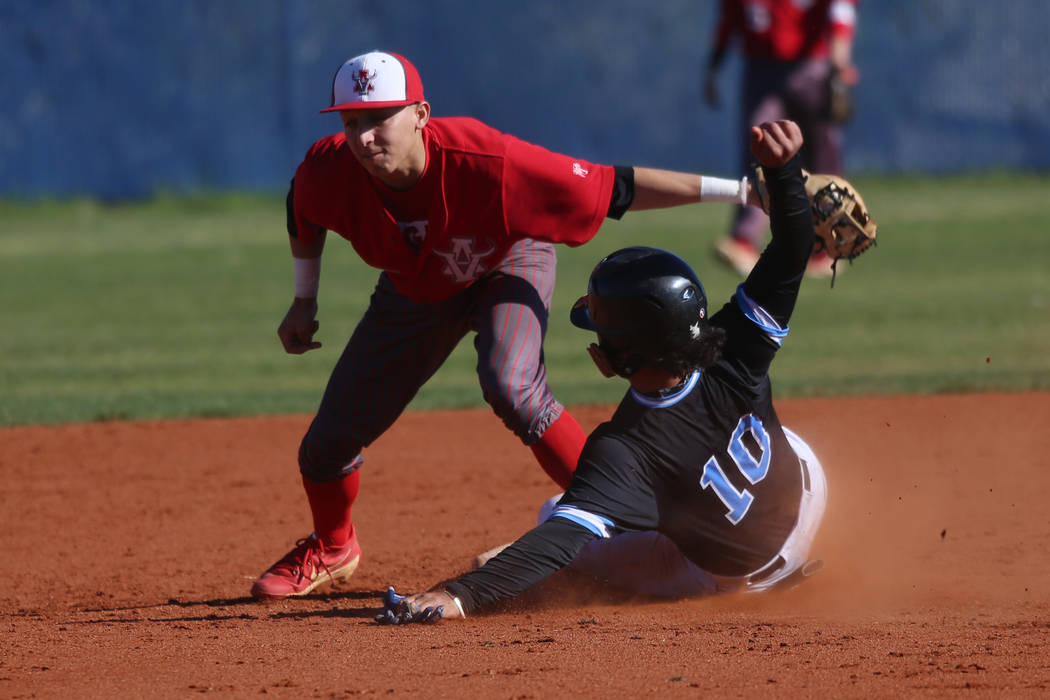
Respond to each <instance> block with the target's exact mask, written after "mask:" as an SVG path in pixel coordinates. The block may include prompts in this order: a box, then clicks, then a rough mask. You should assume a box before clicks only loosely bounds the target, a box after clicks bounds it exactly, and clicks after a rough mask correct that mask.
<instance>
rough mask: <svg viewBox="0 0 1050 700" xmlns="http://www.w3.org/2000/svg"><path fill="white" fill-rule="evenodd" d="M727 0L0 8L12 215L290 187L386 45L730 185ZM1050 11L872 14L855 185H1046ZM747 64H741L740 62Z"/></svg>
mask: <svg viewBox="0 0 1050 700" xmlns="http://www.w3.org/2000/svg"><path fill="white" fill-rule="evenodd" d="M716 5H717V0H691V1H687V0H654V2H649V3H643V2H639V1H638V0H530V1H529V2H509V1H506V0H477V1H476V2H474V1H471V0H394V1H392V2H375V1H373V2H359V1H356V0H323V1H317V2H312V1H309V0H302V1H300V2H296V1H293V0H149V1H147V0H126V1H120V0H35V1H30V0H0V66H2V67H3V68H2V71H3V73H2V76H3V77H2V79H0V80H2V86H3V89H2V90H0V95H3V100H2V102H0V197H39V196H69V195H88V196H97V197H101V198H105V199H111V200H119V199H124V198H134V197H142V196H147V195H149V194H151V193H154V192H158V191H165V192H193V191H201V190H205V191H207V190H214V189H238V190H255V191H274V192H277V191H281V190H282V189H283V188H284V187H285V186H286V183H287V181H288V179H289V178H290V177H291V175H292V173H293V171H294V168H295V166H296V164H297V163H298V161H299V159H300V158H301V157H302V155H303V153H304V152H305V150H306V148H307V147H308V146H309V144H310V143H311V142H312V141H313V140H314V139H316V138H317V137H319V136H321V135H324V134H326V133H329V132H332V131H336V130H337V129H338V124H339V122H338V117H337V116H335V115H320V114H318V113H317V110H318V109H319V108H321V107H323V106H326V104H327V100H328V97H329V90H330V80H331V76H332V74H333V73H334V71H335V69H336V68H337V67H338V65H339V64H340V63H341V62H342V61H343V60H344V59H345V58H348V57H349V56H351V55H354V54H357V53H362V52H364V51H368V50H371V49H374V48H381V49H387V50H392V51H398V52H401V53H404V54H406V55H407V56H408V57H409V58H410V59H412V60H413V61H414V62H415V63H416V65H417V66H418V67H419V69H420V72H421V73H422V76H423V82H424V85H425V87H426V92H427V97H428V99H429V100H430V101H431V103H432V104H433V107H434V114H435V115H438V116H448V115H470V116H474V117H477V118H479V119H481V120H483V121H485V122H488V123H489V124H491V125H493V126H495V127H496V128H498V129H501V130H504V131H508V132H511V133H514V134H516V135H518V136H520V137H522V138H525V139H528V140H530V141H533V142H536V143H539V144H541V145H544V146H546V147H548V148H551V149H554V150H558V151H562V152H566V153H571V154H573V155H578V156H580V157H583V158H588V159H590V160H594V161H598V162H606V163H633V164H639V165H651V166H656V167H666V168H674V169H686V170H703V171H706V172H710V173H713V174H726V175H730V174H734V173H735V171H736V170H737V164H736V162H735V156H734V154H735V152H736V150H735V144H736V143H737V139H739V138H740V136H739V134H738V133H737V132H738V129H737V127H736V126H735V124H736V117H737V110H736V107H735V100H736V95H737V86H736V81H737V78H738V74H739V59H737V58H735V57H734V58H733V59H732V60H731V61H730V62H729V63H728V64H727V65H726V66H725V68H724V69H723V72H722V83H721V86H722V92H723V96H724V101H725V103H726V106H724V107H723V109H722V111H720V112H712V111H711V110H709V109H707V108H706V107H705V106H704V105H703V103H702V101H701V99H700V82H701V73H702V66H703V64H704V60H705V57H706V55H707V52H708V49H709V47H710V42H711V35H712V31H713V24H714V21H715V8H716ZM1048 28H1050V1H1048V0H1003V1H1002V2H983V1H981V0H865V1H864V2H862V4H861V9H860V16H859V32H858V37H857V43H856V51H855V56H856V62H857V64H858V66H859V68H860V71H861V85H860V89H859V91H858V94H857V97H858V108H857V117H856V118H855V120H854V122H853V123H852V124H850V125H849V127H848V129H847V151H846V158H847V166H848V170H849V171H850V172H854V173H857V172H869V173H899V172H926V173H938V172H949V171H961V170H985V169H1026V170H1033V169H1035V170H1047V169H1050V46H1048V45H1050V40H1048V37H1047V31H1048ZM734 56H735V54H734Z"/></svg>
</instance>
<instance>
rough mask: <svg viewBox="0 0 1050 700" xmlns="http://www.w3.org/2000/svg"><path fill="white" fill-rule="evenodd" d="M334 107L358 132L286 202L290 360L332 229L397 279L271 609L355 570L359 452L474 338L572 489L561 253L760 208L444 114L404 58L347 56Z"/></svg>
mask: <svg viewBox="0 0 1050 700" xmlns="http://www.w3.org/2000/svg"><path fill="white" fill-rule="evenodd" d="M321 111H322V112H337V113H338V114H339V117H340V119H341V120H342V124H343V130H342V131H341V132H339V133H335V134H332V135H330V136H327V137H325V138H323V139H320V140H319V141H317V142H316V143H314V144H313V146H311V148H310V149H309V151H308V152H307V154H306V157H305V159H304V160H303V162H302V163H301V164H300V165H299V167H298V169H297V171H296V174H295V178H294V179H293V181H292V186H291V190H290V191H289V193H288V200H287V201H288V234H289V241H290V244H291V251H292V256H293V258H294V267H295V298H294V300H293V302H292V305H291V307H290V308H289V309H288V312H287V314H286V315H285V317H284V319H283V321H282V322H281V324H280V327H279V328H278V331H277V333H278V336H279V337H280V339H281V342H282V344H283V345H284V348H285V350H286V351H287V352H289V353H295V354H298V353H303V352H307V351H309V350H313V349H315V348H318V347H320V345H321V344H320V343H319V342H317V341H315V340H314V334H315V333H316V332H317V330H318V321H317V320H316V318H317V310H318V306H317V293H318V289H319V279H320V270H321V256H322V253H323V250H324V244H325V236H326V232H327V231H335V232H336V233H338V234H339V235H340V236H342V237H343V238H346V239H347V240H348V241H350V243H351V244H352V245H353V247H354V250H355V251H356V252H357V253H358V254H359V255H360V256H361V258H362V259H363V260H364V261H365V262H366V263H368V264H369V265H371V266H373V267H376V268H379V269H380V270H382V272H381V274H380V275H379V281H378V283H377V285H376V287H375V292H374V294H373V295H372V298H371V302H370V304H369V307H368V310H367V311H366V312H365V315H364V317H363V318H362V319H361V321H360V322H359V324H358V326H357V328H356V329H355V331H354V333H353V335H352V336H351V338H350V340H349V342H348V343H347V346H346V349H345V350H344V351H343V354H342V356H341V357H340V358H339V361H338V362H337V363H336V365H335V368H334V369H333V370H332V374H331V377H330V379H329V382H328V386H327V388H326V390H325V393H324V397H323V398H322V400H321V405H320V407H319V409H318V411H317V415H316V416H315V417H314V419H313V422H312V423H311V425H310V427H309V430H308V431H307V433H306V435H305V437H304V438H303V440H302V443H301V445H300V449H299V470H300V473H301V475H302V483H303V487H304V489H305V491H306V495H307V500H308V502H309V505H310V511H311V514H312V517H313V527H314V532H313V533H312V534H311V535H310V536H308V537H305V538H303V539H301V540H299V541H298V542H297V543H296V545H295V547H294V548H293V549H292V550H291V551H289V552H288V553H287V554H286V555H285V556H284V557H282V558H281V559H280V560H278V561H277V562H276V563H275V564H273V565H272V566H271V567H270V568H269V569H268V570H267V571H265V572H264V573H263V574H262V575H261V576H260V577H259V578H258V580H256V582H255V584H254V585H253V586H252V595H254V596H256V597H261V598H282V597H285V596H294V595H303V594H305V593H308V592H310V591H311V590H313V589H314V588H316V587H317V586H318V585H320V584H322V583H324V582H326V581H329V580H332V579H344V578H346V577H348V576H350V575H351V574H352V573H353V571H354V569H355V568H356V566H357V564H358V561H359V560H360V556H361V547H360V544H359V542H358V538H357V533H356V531H355V529H354V524H353V520H352V517H351V508H352V506H353V503H354V501H355V499H356V498H357V494H358V489H359V484H360V476H359V474H360V472H359V468H360V466H361V464H362V454H361V451H362V449H363V448H364V447H366V446H368V445H369V444H371V443H372V442H373V441H374V440H375V439H376V438H378V437H379V436H380V435H381V434H383V433H384V432H385V431H386V430H387V428H389V427H390V426H391V425H392V424H393V423H394V421H395V420H396V419H397V417H398V416H399V415H400V414H401V412H402V411H403V410H404V408H405V407H406V406H407V405H408V403H409V402H410V401H411V400H412V398H413V397H414V396H415V395H416V392H417V391H418V390H419V388H420V387H421V386H422V385H423V384H424V383H425V382H426V381H427V380H428V379H429V378H430V377H431V376H432V375H433V374H434V372H435V371H437V369H438V368H439V367H440V366H441V365H442V363H444V361H445V360H446V359H447V358H448V356H449V354H450V353H451V352H452V350H453V349H454V348H455V346H456V345H457V344H458V343H459V341H460V340H461V339H462V338H463V337H464V336H465V335H467V333H469V332H473V333H475V334H476V336H475V340H474V346H475V348H476V349H477V353H478V364H477V372H478V377H479V380H480V383H481V389H482V394H483V396H484V398H485V400H486V401H487V402H488V403H489V405H491V406H492V408H493V410H494V411H495V413H496V415H497V416H499V417H500V418H501V419H502V421H503V422H504V424H505V425H506V426H507V427H508V428H509V429H510V430H512V431H513V432H514V434H515V435H517V436H518V437H519V438H520V439H521V440H522V442H523V443H525V444H526V445H528V446H529V447H531V449H532V452H533V454H534V455H535V457H536V459H537V460H538V461H539V463H540V465H541V466H542V467H543V469H544V470H545V471H546V472H547V474H548V475H549V476H550V477H551V479H553V480H554V481H555V482H556V483H557V484H559V485H560V486H561V487H562V488H565V487H567V486H568V485H569V482H570V480H571V477H572V473H573V470H574V469H575V467H576V462H577V459H578V458H579V454H580V451H581V450H582V448H583V444H584V442H585V440H586V436H585V435H584V433H583V430H582V429H581V428H580V426H579V424H578V423H577V422H576V420H575V419H574V418H573V417H572V416H571V415H570V414H569V413H568V412H567V411H565V409H564V408H563V406H562V405H561V404H560V403H559V402H558V401H557V400H556V399H555V398H554V396H553V395H552V393H551V390H550V387H549V386H548V385H547V375H546V368H545V367H544V363H543V337H544V333H545V332H546V328H547V317H548V312H549V309H550V303H551V296H552V294H553V290H554V283H555V267H556V256H555V252H554V246H553V244H554V243H565V244H568V245H580V244H582V243H585V242H586V241H588V240H589V239H590V238H591V237H592V236H593V235H594V234H595V233H596V232H597V231H598V228H599V227H600V226H601V224H602V222H603V220H604V219H605V217H607V216H609V217H613V218H619V217H620V216H622V215H623V213H624V212H625V211H627V210H628V209H650V208H658V207H669V206H675V205H681V204H689V203H693V202H699V201H702V200H703V201H722V202H738V203H744V202H746V201H748V196H749V191H750V188H749V186H748V183H747V182H746V180H741V181H736V180H722V179H719V178H710V177H707V176H704V177H701V176H700V175H694V174H689V173H676V172H670V171H664V170H655V169H651V168H630V167H622V166H615V167H614V166H605V165H598V164H595V163H590V162H587V161H585V160H581V159H578V158H572V157H569V156H565V155H561V154H557V153H552V152H550V151H547V150H545V149H543V148H540V147H538V146H535V145H532V144H529V143H526V142H524V141H521V140H519V139H517V138H514V137H513V136H509V135H506V134H502V133H499V132H497V131H496V130H494V129H492V128H490V127H488V126H486V125H484V124H482V123H480V122H478V121H476V120H474V119H467V118H431V114H430V104H429V103H428V102H427V101H426V99H425V98H424V94H423V84H422V81H421V79H420V76H419V74H418V72H417V71H416V69H415V67H414V66H413V65H412V64H411V63H410V62H409V61H408V60H406V59H405V58H404V57H403V56H399V55H397V54H392V53H384V52H378V51H375V52H370V53H367V54H363V55H361V56H357V57H355V58H352V59H350V60H348V61H346V62H345V63H344V64H343V65H342V66H341V67H340V68H339V70H338V71H337V72H336V74H335V77H334V79H333V83H332V101H331V106H329V107H327V108H326V109H323V110H321Z"/></svg>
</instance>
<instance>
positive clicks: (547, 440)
mask: <svg viewBox="0 0 1050 700" xmlns="http://www.w3.org/2000/svg"><path fill="white" fill-rule="evenodd" d="M585 442H587V435H586V434H584V432H583V428H581V427H580V424H579V423H577V422H576V419H575V418H573V417H572V414H571V413H569V412H568V411H562V412H561V415H560V416H558V419H557V420H556V421H554V422H553V423H551V424H550V427H549V428H547V430H546V432H544V433H543V435H542V436H541V437H540V439H539V440H538V441H536V442H534V443H533V444H532V445H530V447H531V448H532V454H534V455H535V456H536V460H537V461H539V463H540V466H541V467H543V471H545V472H547V476H549V477H550V478H551V479H553V480H554V483H556V484H558V486H561V487H562V488H563V489H567V488H569V482H570V481H572V473H573V472H574V471H576V463H577V462H578V461H580V453H581V452H583V444H584V443H585Z"/></svg>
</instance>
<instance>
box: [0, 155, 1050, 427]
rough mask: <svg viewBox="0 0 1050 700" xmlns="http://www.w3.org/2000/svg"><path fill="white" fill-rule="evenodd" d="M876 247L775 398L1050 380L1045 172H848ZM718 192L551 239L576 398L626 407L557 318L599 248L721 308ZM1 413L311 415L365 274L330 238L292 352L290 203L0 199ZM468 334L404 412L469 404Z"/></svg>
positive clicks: (825, 310)
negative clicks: (653, 263)
mask: <svg viewBox="0 0 1050 700" xmlns="http://www.w3.org/2000/svg"><path fill="white" fill-rule="evenodd" d="M855 184H857V185H858V187H859V188H861V190H862V192H863V193H864V196H865V199H866V201H867V203H868V204H869V206H870V207H871V208H872V210H873V212H874V214H875V216H876V218H877V219H878V221H879V224H880V229H879V231H880V238H879V240H880V244H879V247H877V248H875V249H874V250H873V251H871V252H869V253H866V254H865V255H864V256H863V257H861V258H860V259H858V260H857V261H856V263H855V264H854V265H853V266H852V267H850V268H849V269H847V270H846V271H845V273H844V274H842V276H841V277H840V278H839V280H838V281H837V282H836V284H835V288H834V289H830V288H829V285H828V283H827V282H821V281H807V282H806V284H805V285H804V287H803V290H802V296H801V299H800V301H799V305H798V308H797V310H796V313H795V316H794V318H793V319H792V324H791V327H792V333H791V335H790V336H789V337H788V339H787V341H786V343H785V345H784V348H783V349H782V350H781V352H780V355H779V357H778V358H777V361H776V362H775V363H774V368H773V373H774V374H773V377H774V385H775V390H776V392H777V395H778V396H781V397H789V396H834V395H850V394H886V393H935V392H965V391H992V390H1001V391H1021V390H1031V389H1036V390H1046V389H1050V242H1048V241H1050V238H1048V236H1047V232H1046V228H1045V227H1046V222H1047V220H1048V219H1050V178H1047V177H1038V176H1020V175H1005V174H996V175H988V176H966V177H951V178H912V177H909V178H893V179H890V178H885V179H876V178H857V179H856V182H855ZM729 215H730V209H729V207H728V206H726V205H717V204H713V205H702V206H693V207H686V208H681V209H676V210H667V211H656V212H632V213H629V214H628V215H627V216H626V217H625V218H624V220H623V221H620V222H615V221H609V222H607V223H606V225H605V226H604V228H603V229H602V231H601V232H599V234H598V236H597V237H596V238H595V240H594V241H592V242H591V243H589V244H587V245H585V246H582V247H580V248H576V249H570V248H567V247H564V246H562V247H559V268H558V270H559V285H558V288H557V292H556V294H555V300H554V308H553V312H552V322H551V327H550V332H549V335H548V340H547V344H546V355H547V363H548V367H549V373H550V381H551V384H552V386H553V387H554V389H555V392H556V393H557V395H558V396H559V398H560V399H561V400H562V401H563V402H565V403H567V404H581V403H606V402H613V401H617V400H618V399H619V397H620V396H621V395H622V393H623V389H624V384H623V383H622V382H621V381H618V380H603V379H602V378H601V377H600V375H599V374H598V373H597V372H596V371H595V370H594V369H593V367H592V366H591V364H590V360H589V358H588V356H587V354H586V352H585V351H584V348H585V347H586V345H587V343H588V342H590V340H591V339H590V337H589V336H588V335H587V334H585V333H583V332H581V331H578V330H576V329H574V328H573V327H572V326H571V325H570V324H569V323H568V320H567V314H568V309H569V306H570V305H571V304H572V302H573V301H574V300H575V299H576V297H577V296H579V295H580V294H582V293H583V291H584V288H585V286H586V279H587V275H588V273H589V272H590V269H591V267H592V266H593V265H594V263H595V262H596V261H597V260H598V258H600V257H601V256H602V255H604V254H605V253H608V252H610V251H612V250H614V249H616V248H618V247H621V246H624V245H630V244H635V243H644V244H647V245H655V246H660V247H666V248H669V249H672V250H674V251H675V252H677V253H679V254H680V255H682V256H683V257H685V258H686V259H687V260H689V261H690V262H691V263H693V265H694V266H695V268H696V269H697V271H698V273H699V274H700V276H701V279H702V280H703V281H704V284H705V287H706V289H707V292H708V296H709V298H710V299H711V306H712V307H713V308H718V307H719V306H721V304H722V303H723V302H724V301H725V300H726V299H727V298H728V297H729V295H730V294H731V293H732V292H733V289H734V287H735V285H736V283H737V282H738V280H737V279H736V278H735V277H734V276H733V275H732V274H731V273H729V272H728V271H726V270H724V269H723V268H722V267H720V266H719V265H717V264H716V263H715V262H714V261H713V260H712V258H711V257H710V255H709V251H710V247H711V243H712V242H713V241H714V240H715V239H716V238H717V237H718V236H721V235H722V234H723V232H724V231H725V229H726V227H727V225H728V221H729ZM0 222H2V223H0V275H2V277H0V279H2V283H0V305H2V308H3V314H2V316H0V424H4V425H11V424H25V423H54V422H68V421H89V420H103V419H118V418H119V419H123V418H163V417H181V416H228V415H247V414H260V413H286V412H310V411H313V410H314V409H315V408H316V405H317V402H318V400H319V398H320V395H321V392H322V391H323V388H324V385H325V382H326V380H327V377H328V373H329V371H330V370H331V368H332V365H333V364H334V363H335V361H336V359H337V358H338V355H339V352H340V351H341V350H342V346H343V343H345V341H346V338H347V337H348V336H349V334H350V332H351V331H352V329H353V327H354V325H355V323H356V321H357V319H358V318H359V317H360V315H361V313H362V311H363V310H364V308H365V305H366V304H367V301H368V297H369V294H370V292H371V289H372V286H373V285H374V282H375V278H376V272H375V271H373V270H372V269H370V268H368V267H367V266H365V265H364V264H363V263H361V262H360V261H359V260H358V259H357V258H356V256H355V255H354V253H353V250H352V249H351V248H350V247H349V246H348V245H345V244H343V242H342V240H341V239H339V238H337V237H334V236H333V237H331V238H330V242H329V246H328V250H327V252H326V254H325V263H324V271H323V275H322V287H321V298H320V303H321V310H320V315H319V320H320V322H321V331H320V333H319V339H320V340H321V341H322V342H323V343H324V347H322V348H321V349H320V350H317V351H314V352H311V353H308V354H306V355H303V356H299V357H294V356H289V355H286V354H285V353H284V352H283V351H282V350H281V348H280V345H279V343H278V341H277V338H276V334H275V330H276V327H277V324H278V322H279V321H280V319H281V317H282V316H283V314H284V311H285V310H286V309H287V305H288V303H289V301H290V298H291V262H290V256H289V252H288V244H287V236H286V235H285V233H284V203H283V198H281V197H254V196H240V195H223V196H213V197H195V198H189V199H173V198H160V199H157V200H155V201H151V202H148V203H143V204H130V205H121V206H107V205H104V204H99V203H95V202H89V201H72V202H38V203H12V202H7V203H0ZM473 367H474V355H473V347H472V344H471V343H470V342H464V343H462V345H461V346H460V348H459V349H457V351H456V353H455V354H454V355H453V357H452V358H451V359H450V360H449V362H448V363H447V364H446V365H445V366H444V367H443V368H442V369H441V371H439V373H438V374H437V375H436V376H435V377H434V378H433V379H432V380H431V382H430V383H429V384H428V385H427V386H426V387H424V388H423V390H422V391H421V392H420V394H419V396H418V397H417V398H416V400H415V401H414V403H413V404H412V407H411V408H413V409H424V408H447V407H462V406H477V405H481V398H480V391H479V389H478V387H477V379H476V377H475V375H474V370H473Z"/></svg>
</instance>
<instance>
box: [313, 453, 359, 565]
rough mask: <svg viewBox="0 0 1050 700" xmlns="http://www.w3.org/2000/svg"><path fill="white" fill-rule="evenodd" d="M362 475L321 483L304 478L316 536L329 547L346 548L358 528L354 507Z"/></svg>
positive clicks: (354, 473) (350, 475)
mask: <svg viewBox="0 0 1050 700" xmlns="http://www.w3.org/2000/svg"><path fill="white" fill-rule="evenodd" d="M360 484H361V473H360V471H359V470H354V471H353V472H351V473H350V474H349V475H348V476H344V477H343V478H342V479H339V480H338V481H325V482H323V483H318V482H316V481H310V480H309V479H307V478H306V477H305V476H304V477H303V488H304V489H306V498H307V500H309V501H310V512H311V513H313V516H314V532H315V533H316V534H317V539H319V540H321V543H322V544H324V545H325V546H326V547H342V546H343V545H344V544H346V543H347V541H349V539H350V533H351V532H353V529H354V524H353V522H352V521H351V520H350V506H352V505H353V503H354V500H355V499H356V498H357V490H358V488H359V487H360Z"/></svg>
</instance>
